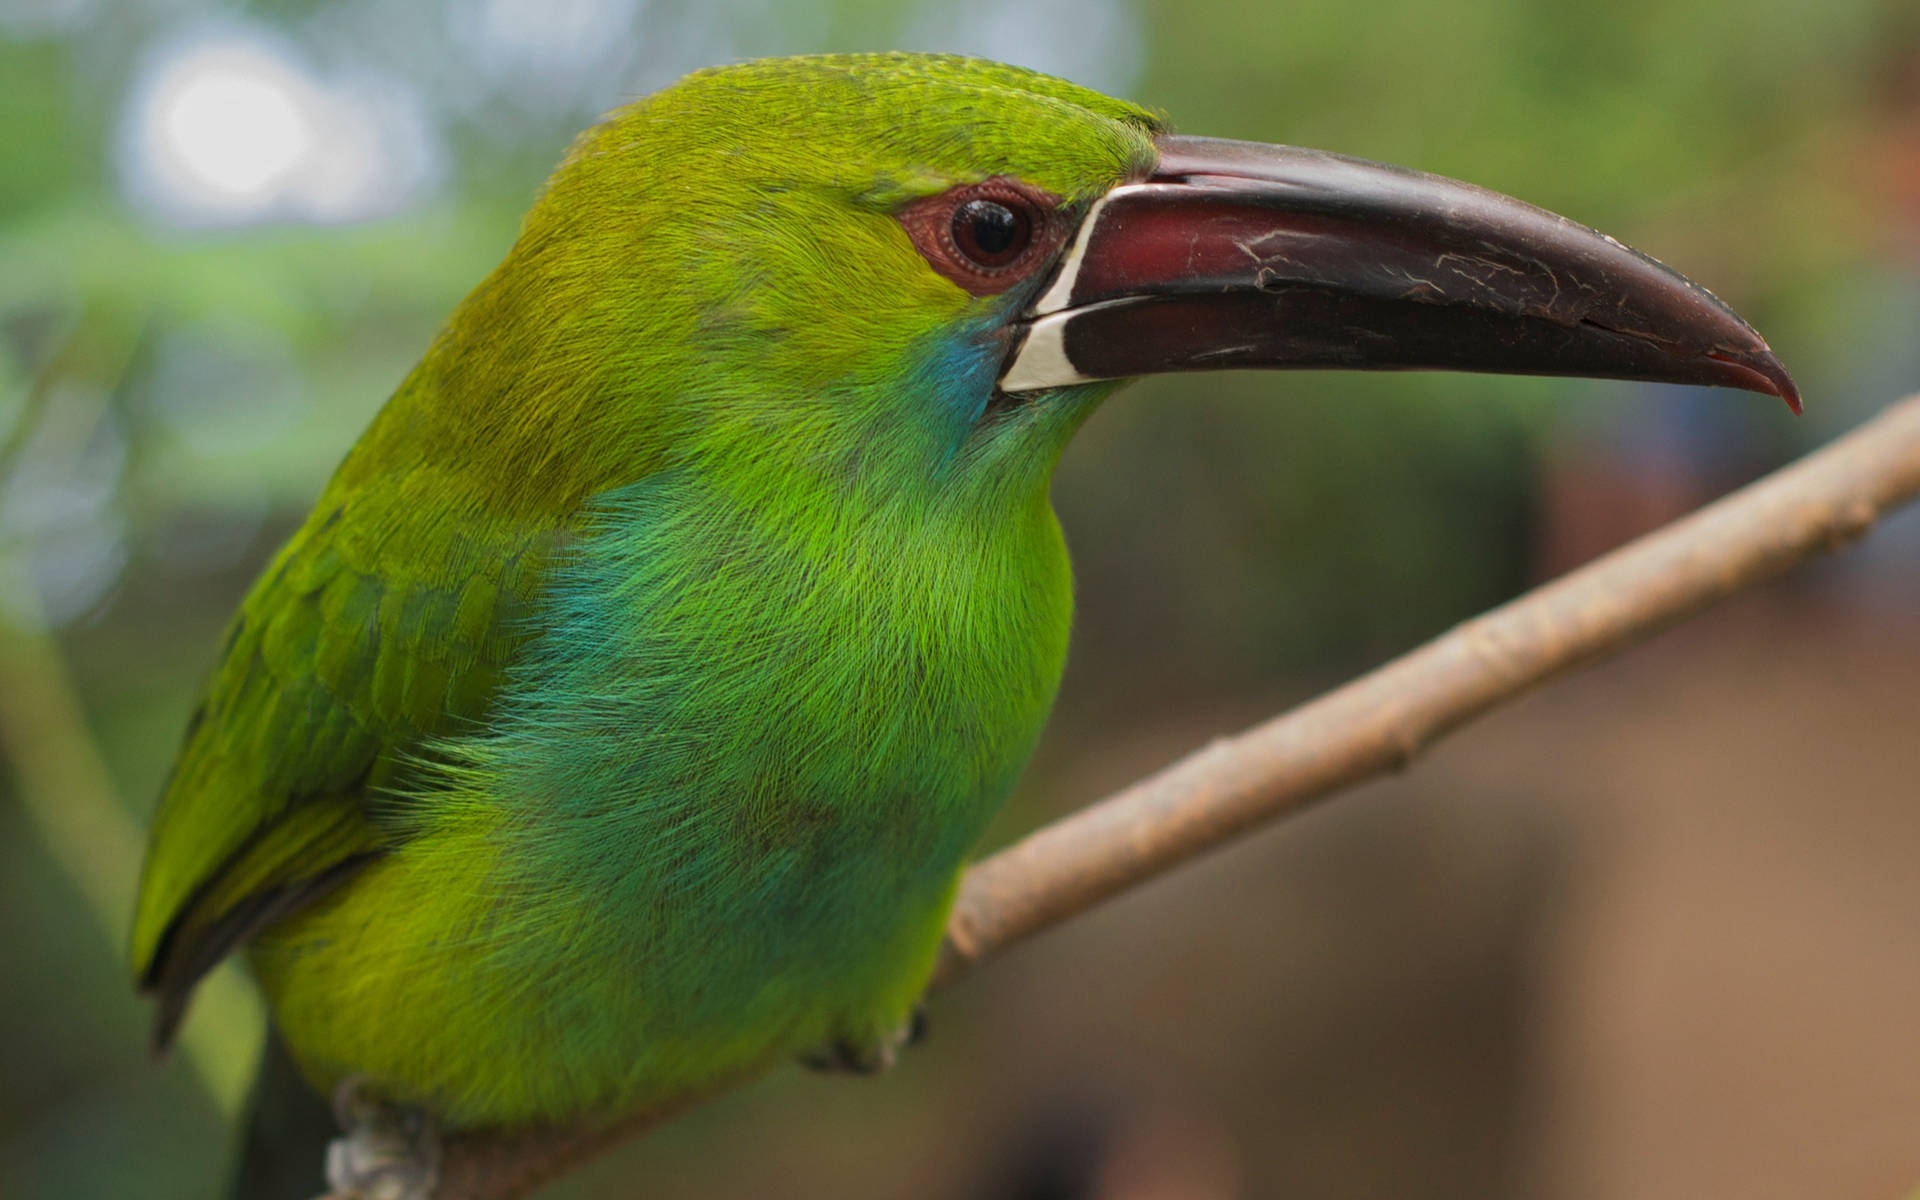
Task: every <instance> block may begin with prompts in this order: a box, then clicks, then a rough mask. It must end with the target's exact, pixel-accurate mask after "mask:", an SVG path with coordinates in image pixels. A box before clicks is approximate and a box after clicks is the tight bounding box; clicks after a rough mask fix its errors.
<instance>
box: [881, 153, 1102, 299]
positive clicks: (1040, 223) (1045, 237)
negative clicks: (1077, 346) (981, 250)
mask: <svg viewBox="0 0 1920 1200" xmlns="http://www.w3.org/2000/svg"><path fill="white" fill-rule="evenodd" d="M970 200H991V201H993V202H994V203H996V204H1004V205H1006V206H1007V207H1008V208H1012V209H1014V210H1015V211H1022V212H1025V213H1026V214H1027V217H1028V220H1029V221H1030V222H1031V225H1032V229H1033V234H1032V237H1031V239H1030V240H1029V241H1028V242H1027V247H1026V249H1025V250H1023V251H1021V253H1020V255H1019V257H1017V258H1015V259H1013V260H1012V261H1011V262H1008V263H1006V264H1005V265H1003V266H997V267H988V266H983V265H981V264H980V263H977V262H975V261H973V260H972V259H971V258H968V257H967V255H966V254H965V252H963V251H962V250H961V249H960V247H959V246H957V245H955V244H954V240H953V214H954V213H956V212H958V211H959V210H960V207H961V206H962V205H964V204H966V203H967V202H968V201H970ZM1059 205H1060V198H1059V197H1058V196H1054V195H1051V194H1049V193H1047V192H1043V191H1041V190H1040V189H1039V188H1036V187H1033V186H1031V185H1029V184H1025V183H1022V182H1020V181H1019V180H1018V179H1011V178H1008V177H1006V176H1004V175H999V176H995V177H994V178H992V179H986V180H982V181H981V182H979V183H969V184H963V185H961V186H960V187H955V188H948V189H947V190H946V191H944V192H941V193H939V194H938V195H934V196H926V197H923V198H921V199H919V200H915V201H914V202H913V203H912V204H909V205H907V206H906V207H905V208H903V209H901V210H900V214H899V220H900V227H901V228H902V229H905V230H906V231H907V236H908V237H909V238H911V239H913V246H914V249H916V250H918V251H920V255H921V257H923V258H925V259H926V260H927V265H929V266H931V267H932V268H933V269H934V270H936V271H938V272H940V274H942V275H944V276H945V277H947V278H948V279H950V280H952V281H953V282H954V283H956V284H958V285H959V286H960V287H962V288H964V289H965V290H966V291H967V292H968V293H969V294H970V295H974V296H997V295H999V294H1000V293H1001V292H1004V291H1006V290H1007V289H1008V288H1011V287H1016V286H1018V285H1019V284H1021V283H1024V282H1026V281H1027V280H1028V279H1031V278H1032V277H1033V275H1034V273H1035V272H1037V271H1039V270H1040V269H1041V268H1042V267H1043V266H1045V265H1046V264H1048V263H1050V262H1052V261H1053V256H1054V252H1055V251H1056V250H1058V249H1059V248H1060V243H1061V242H1062V241H1064V240H1065V239H1066V236H1067V230H1066V228H1065V224H1066V223H1065V222H1064V221H1062V220H1061V219H1060V215H1059V212H1058V209H1059Z"/></svg>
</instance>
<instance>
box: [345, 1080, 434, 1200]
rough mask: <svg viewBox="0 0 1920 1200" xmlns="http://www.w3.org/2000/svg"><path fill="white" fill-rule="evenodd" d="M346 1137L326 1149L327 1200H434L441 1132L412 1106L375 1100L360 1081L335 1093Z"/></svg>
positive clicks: (347, 1081) (366, 1084)
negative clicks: (330, 1189) (329, 1191)
mask: <svg viewBox="0 0 1920 1200" xmlns="http://www.w3.org/2000/svg"><path fill="white" fill-rule="evenodd" d="M333 1112H334V1117H335V1119H337V1120H338V1121H339V1123H340V1128H341V1130H342V1131H343V1133H344V1134H345V1136H343V1137H338V1138H335V1139H334V1140H333V1141H331V1142H329V1143H328V1144H327V1185H328V1186H329V1187H331V1188H332V1189H333V1191H332V1193H331V1194H330V1195H329V1196H328V1197H327V1200H432V1198H433V1190H434V1187H435V1186H436V1185H437V1184H438V1183H439V1180H440V1131H439V1130H438V1129H437V1128H436V1127H435V1126H434V1122H433V1118H431V1117H429V1116H428V1115H427V1114H426V1113H425V1112H424V1111H423V1110H421V1109H419V1108H415V1107H412V1106H410V1105H401V1104H393V1103H389V1102H387V1101H384V1100H381V1099H379V1098H377V1097H375V1096H374V1095H372V1094H371V1092H370V1089H369V1087H368V1083H367V1080H365V1079H364V1078H361V1077H359V1076H355V1077H354V1078H351V1079H346V1080H343V1081H342V1082H341V1083H340V1086H339V1087H336V1088H335V1089H334V1090H333Z"/></svg>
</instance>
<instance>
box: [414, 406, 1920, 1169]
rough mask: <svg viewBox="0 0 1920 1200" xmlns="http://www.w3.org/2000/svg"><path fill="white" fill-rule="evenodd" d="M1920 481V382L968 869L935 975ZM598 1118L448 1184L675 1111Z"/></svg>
mask: <svg viewBox="0 0 1920 1200" xmlns="http://www.w3.org/2000/svg"><path fill="white" fill-rule="evenodd" d="M1916 493H1920V396H1915V397H1912V398H1909V399H1907V400H1905V401H1902V402H1901V403H1899V404H1897V405H1895V406H1893V407H1892V408H1890V409H1888V410H1887V411H1886V412H1884V413H1883V414H1881V415H1880V416H1879V417H1877V418H1876V419H1874V420H1873V421H1870V422H1869V423H1867V424H1866V425H1864V426H1862V427H1861V428H1860V429H1858V430H1856V431H1854V432H1853V433H1851V434H1849V435H1847V436H1846V437H1844V438H1842V439H1840V440H1839V441H1837V442H1835V443H1834V444H1833V445H1831V446H1828V447H1826V448H1824V449H1822V450H1820V451H1817V452H1816V453H1814V454H1811V455H1809V456H1808V457H1807V458H1805V459H1803V460H1801V461H1800V462H1798V463H1795V464H1794V465H1792V466H1790V467H1787V468H1785V469H1783V470H1780V471H1778V472H1775V473H1774V474H1772V475H1770V476H1768V477H1767V478H1765V479H1762V480H1760V481H1759V482H1757V483H1755V484H1752V485H1751V486H1749V487H1746V488H1743V489H1741V490H1740V491H1738V492H1736V493H1734V494H1733V495H1731V496H1728V497H1727V498H1725V499H1723V500H1720V501H1718V502H1717V503H1715V504H1712V505H1709V506H1708V507H1706V508H1704V509H1702V510H1700V511H1699V512H1697V513H1695V514H1693V515H1692V516H1689V517H1687V518H1685V519H1683V520H1680V521H1677V522H1675V523H1673V524H1672V525H1669V526H1666V527H1665V528H1663V529H1660V530H1657V531H1655V532H1653V533H1651V534H1648V535H1647V536H1645V537H1643V538H1640V539H1639V540H1638V541H1635V542H1633V543H1632V544H1630V545H1628V546H1626V547H1624V548H1622V549H1620V550H1617V551H1615V552H1613V553H1611V554H1608V555H1606V556H1605V557H1603V558H1601V559H1599V560H1597V561H1595V562H1593V563H1591V564H1589V565H1588V566H1585V567H1582V568H1581V569H1579V570H1577V571H1574V572H1572V573H1571V574H1568V575H1566V576H1564V577H1562V578H1561V579H1558V580H1556V581H1554V582H1552V583H1549V584H1546V585H1544V586H1542V587H1539V588H1536V589H1534V590H1533V591H1531V592H1529V593H1527V594H1526V595H1524V596H1522V597H1520V598H1519V599H1517V600H1514V601H1513V602H1511V603H1509V604H1506V605H1503V606H1502V607H1500V608H1497V609H1495V610H1493V611H1492V612H1489V613H1487V614H1485V615H1484V616H1481V617H1477V618H1475V619H1473V620H1471V621H1468V622H1466V623H1465V624H1463V625H1460V626H1458V627H1457V628H1455V629H1453V630H1452V631H1451V632H1449V633H1446V634H1444V635H1443V636H1441V637H1439V638H1436V639H1435V640H1433V641H1431V642H1429V643H1427V644H1426V645H1425V646H1422V647H1420V648H1419V649H1417V650H1415V651H1413V652H1412V653H1410V654H1407V655H1404V656H1403V657H1401V658H1398V659H1395V660H1394V661H1392V662H1390V663H1388V664H1387V665H1385V666H1383V667H1381V668H1379V669H1378V670H1375V671H1373V672H1372V673H1370V674H1368V675H1365V676H1363V677H1361V678H1360V679H1357V680H1355V681H1353V682H1352V683H1349V684H1347V685H1346V686H1345V687H1342V688H1339V689H1338V690H1336V691H1333V692H1330V693H1328V694H1327V695H1325V696H1322V697H1321V698H1319V699H1317V700H1314V701H1312V702H1310V703H1308V704H1305V705H1303V706H1301V707H1300V708H1297V709H1295V710H1293V711H1292V712H1290V713H1287V714H1285V715H1283V716H1280V717H1277V718H1275V719H1273V720H1271V721H1268V722H1266V723H1265V724H1263V725H1258V726H1256V727H1254V728H1253V729H1250V730H1247V731H1246V732H1244V733H1241V734H1239V735H1237V736H1234V737H1231V738H1223V739H1221V740H1219V741H1216V742H1214V743H1213V744H1212V745H1210V746H1208V747H1206V748H1205V749H1203V750H1201V751H1199V752H1197V753H1195V754H1193V755H1190V756H1189V757H1187V758H1184V759H1182V760H1180V761H1179V762H1177V763H1174V764H1173V765H1172V766H1170V767H1167V768H1166V769H1165V770H1162V771H1160V772H1159V773H1157V774H1155V775H1152V776H1150V777H1148V778H1146V779H1143V780H1141V781H1140V782H1139V783H1136V784H1134V785H1132V786H1131V787H1128V788H1126V789H1124V790H1122V791H1120V792H1118V793H1116V794H1114V795H1112V796H1110V797H1108V798H1107V799H1105V800H1102V801H1100V802H1099V803H1097V804H1094V805H1091V806H1089V807H1087V808H1085V809H1082V810H1081V811H1079V812H1077V813H1074V814H1072V815H1071V816H1068V817H1065V818H1063V819H1061V820H1059V821H1056V822H1054V823H1053V824H1051V825H1048V826H1046V827H1045V828H1043V829H1041V830H1039V831H1038V832H1036V833H1034V834H1032V835H1030V836H1028V837H1027V838H1026V839H1024V840H1023V841H1020V842H1018V843H1016V844H1015V845H1013V846H1011V847H1009V848H1007V849H1005V850H1002V851H1001V852H1000V853H998V854H995V855H993V856H992V857H991V858H988V859H986V860H985V861H984V862H981V863H979V864H978V865H976V866H975V867H973V868H972V870H970V871H969V872H968V873H967V877H966V881H965V883H964V885H963V886H962V888H961V891H960V898H959V901H958V903H957V904H956V905H955V907H954V911H953V916H952V920H951V921H950V923H949V924H948V927H947V940H946V944H945V946H944V947H943V951H942V957H941V960H940V964H939V967H938V969H937V970H936V972H935V975H934V979H933V985H932V986H934V987H941V986H944V985H946V984H949V983H952V982H953V981H954V980H955V979H957V978H959V977H960V976H961V975H963V974H965V973H966V972H967V971H968V970H970V969H971V968H972V967H973V966H974V965H975V964H977V963H979V962H980V961H981V960H983V959H985V958H987V957H988V956H990V955H992V954H994V953H996V952H998V951H1000V950H1002V949H1004V948H1005V947H1006V946H1007V945H1009V944H1011V943H1012V942H1015V941H1018V940H1019V939H1021V938H1023V937H1026V936H1028V935H1029V934H1032V933H1036V932H1038V931H1040V930H1042V929H1045V928H1047V927H1049V926H1051V925H1055V924H1057V923H1059V922H1061V921H1063V920H1065V919H1066V918H1068V917H1071V916H1073V915H1074V914H1076V913H1079V912H1081V911H1084V910H1085V909H1087V908H1090V907H1092V906H1093V905H1095V904H1098V903H1099V902H1100V901H1102V900H1106V899H1108V898H1109V897H1112V896H1114V895H1116V894H1118V893H1120V892H1122V891H1125V890H1126V889H1127V888H1130V887H1133V886H1135V885H1137V884H1139V883H1142V882H1145V881H1146V880H1148V879H1151V878H1153V877H1154V876H1156V875H1159V874H1161V873H1162V872H1165V871H1167V870H1169V869H1171V868H1172V867H1174V866H1177V865H1178V864H1180V863H1182V862H1185V861H1186V860H1188V859H1190V858H1192V857H1194V856H1195V855H1197V854H1199V853H1200V852H1201V851H1203V850H1207V849H1211V848H1212V847H1214V846H1218V845H1220V844H1221V843H1223V842H1226V841H1228V840H1230V839H1232V838H1235V837H1237V836H1239V835H1241V834H1243V833H1245V832H1247V831H1248V830H1250V829H1252V828H1253V827H1255V826H1256V825H1259V824H1261V823H1263V822H1265V821H1269V820H1272V819H1273V818H1275V817H1278V816H1281V815H1284V814H1286V813H1289V812H1292V811H1294V810H1296V809H1299V808H1301V807H1304V806H1305V805H1306V804H1308V803H1309V802H1311V801H1313V800H1317V799H1320V798H1322V797H1324V796H1327V795H1330V794H1332V793H1334V792H1336V791H1338V790H1340V789H1342V788H1347V787H1351V786H1353V785H1355V784H1358V783H1361V782H1363V781H1365V780H1367V779H1370V778H1372V777H1373V776H1375V775H1378V774H1381V773H1383V772H1385V771H1389V770H1394V769H1398V768H1401V767H1404V766H1406V765H1407V764H1408V763H1410V762H1411V761H1412V760H1413V759H1414V758H1415V757H1416V756H1417V755H1418V754H1419V753H1420V751H1422V750H1424V749H1425V748H1426V747H1427V746H1429V745H1431V744H1432V743H1433V742H1434V741H1436V740H1437V739H1439V738H1440V737H1441V736H1443V735H1444V734H1446V733H1447V732H1449V731H1451V730H1453V729H1455V728H1457V727H1459V726H1460V725H1462V724H1464V723H1465V722H1467V721H1469V720H1472V719H1473V718H1474V717H1477V716H1479V715H1480V714H1482V713H1485V712H1487V711H1488V710H1489V709H1492V708H1494V707H1495V706H1496V705H1499V704H1501V703H1503V702H1505V701H1508V700H1511V699H1513V698H1514V697H1516V696H1519V695H1520V694H1522V693H1523V692H1525V691H1527V690H1528V689H1530V688H1532V687H1534V686H1536V685H1538V684H1540V683H1542V682H1543V681H1545V680H1547V679H1550V678H1552V677H1553V676H1555V675H1558V674H1560V673H1561V672H1563V671H1567V670H1570V669H1572V668H1574V667H1576V666H1579V665H1581V664H1582V663H1586V662H1590V661H1592V660H1594V659H1596V658H1600V657H1603V656H1605V655H1608V654H1613V653H1617V652H1619V651H1621V650H1624V649H1626V648H1627V647H1628V646H1631V645H1633V644H1635V643H1636V642H1639V641H1642V640H1644V639H1645V638H1647V637H1649V636H1651V635H1652V634H1654V633H1656V632H1658V631H1660V630H1662V629H1664V628H1666V627H1668V626H1670V625H1672V624H1674V623H1675V622H1677V621H1680V620H1683V619H1684V618H1686V617H1689V616H1692V615H1693V614H1695V613H1697V612H1699V611H1701V610H1702V609H1705V608H1707V607H1708V606H1710V605H1712V604H1713V603H1715V602H1716V601H1718V600H1722V599H1724V598H1725V597H1727V596H1729V595H1731V594H1732V593H1734V592H1736V591H1739V590H1740V589H1742V588H1745V587H1748V586H1751V585H1752V584H1755V583H1758V582H1760V581H1761V580H1763V579H1767V578H1770V577H1772V576H1774V575H1777V574H1779V573H1780V572H1781V571H1784V570H1786V569H1787V568H1788V567H1791V566H1793V565H1795V564H1796V563H1799V562H1802V561H1804V560H1806V559H1808V558H1811V557H1813V556H1814V555H1815V554H1818V553H1820V552H1822V551H1826V550H1833V549H1837V548H1839V547H1841V546H1844V545H1846V544H1848V543H1850V542H1852V541H1854V540H1856V539H1858V538H1859V537H1860V536H1861V535H1863V534H1864V533H1866V531H1867V530H1868V529H1869V528H1870V527H1871V526H1872V525H1873V523H1874V522H1875V521H1877V520H1878V519H1879V518H1880V517H1881V516H1882V515H1883V514H1884V513H1886V512H1887V511H1888V510H1890V509H1892V508H1894V507H1896V506H1898V505H1899V504H1901V503H1903V502H1905V501H1907V500H1909V499H1912V498H1913V497H1914V495H1915V494H1916ZM665 1115H667V1114H665V1113H650V1114H647V1115H645V1116H643V1117H634V1118H629V1119H627V1120H625V1121H623V1122H621V1123H619V1124H617V1125H615V1126H611V1127H608V1128H605V1129H600V1130H597V1131H590V1132H589V1131H582V1130H578V1129H549V1130H532V1131H526V1132H519V1133H510V1134H509V1133H498V1132H495V1133H476V1134H469V1135H459V1136H456V1137H454V1138H452V1139H450V1141H449V1144H448V1146H447V1153H446V1157H445V1159H444V1167H443V1173H442V1178H441V1185H440V1188H439V1191H438V1198H437V1200H512V1198H514V1197H518V1196H522V1195H525V1194H526V1192H527V1191H529V1190H531V1189H532V1188H534V1187H536V1186H538V1185H539V1184H540V1183H542V1182H545V1181H546V1180H548V1179H551V1178H553V1177H554V1176H556V1175H558V1174H560V1173H561V1172H563V1171H565V1170H567V1169H568V1168H570V1167H572V1166H573V1165H575V1164H577V1163H578V1162H580V1161H583V1160H584V1159H586V1158H588V1157H591V1156H593V1155H595V1154H597V1153H599V1152H601V1151H602V1150H605V1149H606V1148H608V1147H609V1146H611V1145H613V1144H615V1143H617V1142H619V1141H622V1140H624V1139H625V1138H627V1137H629V1136H631V1135H633V1134H635V1133H637V1132H639V1131H640V1130H641V1129H643V1128H645V1127H646V1126H647V1125H650V1124H652V1123H653V1122H654V1121H656V1120H658V1119H660V1118H661V1117H663V1116H665Z"/></svg>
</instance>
